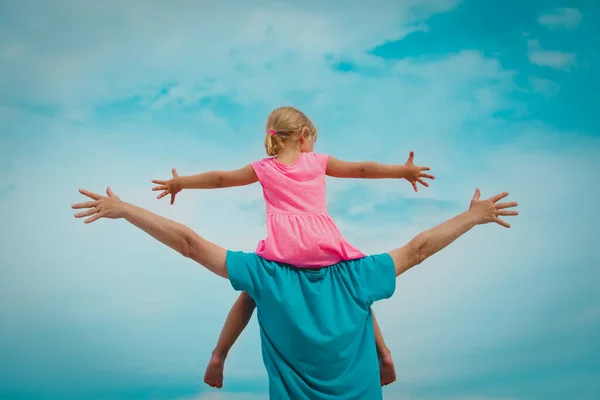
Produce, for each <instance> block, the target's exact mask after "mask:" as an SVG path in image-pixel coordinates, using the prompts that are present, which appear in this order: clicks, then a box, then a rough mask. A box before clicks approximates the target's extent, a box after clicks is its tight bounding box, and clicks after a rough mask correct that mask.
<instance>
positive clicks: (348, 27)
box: [0, 0, 457, 107]
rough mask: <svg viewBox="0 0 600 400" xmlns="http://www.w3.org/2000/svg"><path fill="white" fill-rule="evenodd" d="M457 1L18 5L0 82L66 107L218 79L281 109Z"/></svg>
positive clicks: (11, 90) (20, 94)
mask: <svg viewBox="0 0 600 400" xmlns="http://www.w3.org/2000/svg"><path fill="white" fill-rule="evenodd" d="M456 3H457V0H405V1H389V0H380V1H378V2H377V3H376V4H375V3H374V6H373V7H371V8H369V10H367V11H363V12H361V13H356V12H355V7H357V6H359V5H360V4H362V3H360V2H358V1H357V0H353V1H352V2H346V3H345V6H344V7H342V8H340V7H339V6H338V5H333V4H330V3H327V2H326V3H322V2H317V1H308V2H301V3H298V2H286V3H273V2H270V1H261V2H253V3H251V4H250V3H248V2H242V1H236V0H230V1H223V2H218V3H215V4H213V5H211V7H210V9H207V8H206V7H205V6H204V5H203V4H202V3H200V2H195V1H185V0H181V1H179V2H178V6H177V7H173V6H172V5H165V3H163V2H159V1H153V2H150V3H149V2H143V3H142V2H137V1H130V2H126V3H120V4H119V5H118V6H116V3H114V4H113V3H111V4H108V3H95V4H94V5H91V6H89V7H88V6H86V7H83V6H81V5H80V4H79V3H77V2H73V1H70V0H60V1H55V2H53V3H52V6H49V5H46V6H39V5H37V6H36V7H30V6H31V4H33V3H31V4H28V2H21V3H15V4H14V5H11V8H12V10H11V11H12V13H13V14H14V17H15V18H14V20H16V21H22V22H21V24H19V25H15V31H14V32H15V33H18V34H17V35H6V36H4V35H3V37H2V38H1V39H0V49H3V50H4V51H3V52H0V54H4V53H7V52H8V54H10V57H8V56H7V57H5V58H3V59H2V69H3V74H2V77H3V78H4V79H2V80H0V84H1V85H2V87H3V88H5V89H4V90H3V92H5V93H7V94H10V95H12V96H14V97H16V98H20V99H24V98H27V99H28V100H29V101H42V102H52V103H58V104H59V105H62V106H67V107H74V106H75V105H76V104H79V105H81V104H89V103H90V102H91V103H95V102H97V101H98V100H101V99H111V98H114V96H119V95H122V94H125V93H128V94H129V93H132V92H133V93H136V92H137V91H138V90H139V89H140V88H143V87H147V86H148V85H150V86H160V85H164V84H166V83H170V82H178V83H179V84H180V85H186V84H188V83H191V84H195V83H196V82H198V81H199V80H200V81H201V80H205V79H210V80H213V81H217V82H218V81H220V80H224V82H226V87H227V88H230V89H233V90H234V91H235V93H236V97H237V98H238V99H239V100H240V101H243V102H248V101H260V102H273V101H280V99H281V94H282V93H284V92H285V91H287V90H294V89H302V90H306V91H310V90H314V89H316V88H319V87H321V86H323V85H325V87H326V86H327V82H328V80H329V77H330V75H331V74H330V73H329V72H328V67H327V62H326V60H325V59H324V56H325V55H326V54H329V53H331V54H336V55H339V54H349V55H359V54H362V53H363V52H364V51H365V50H367V49H370V48H372V47H373V46H376V45H378V44H381V43H382V42H384V41H386V40H394V39H398V38H400V37H402V36H403V35H405V34H406V33H407V32H410V31H411V30H412V29H416V28H414V27H413V26H412V24H413V23H415V22H417V21H418V18H426V17H427V16H428V15H430V14H431V13H435V12H443V11H447V10H449V9H451V8H452V7H454V6H455V5H456ZM142 4H143V6H142ZM413 9H418V10H419V14H415V12H413ZM174 10H178V11H177V12H175V11H174ZM50 20H51V21H53V24H48V23H46V22H44V21H50ZM56 26H61V29H55V27H56ZM40 38H41V39H40ZM15 46H16V47H15ZM15 48H18V49H20V50H19V51H15V50H14V49H15ZM265 65H271V67H270V68H269V69H265V68H264V67H265ZM7 76H10V77H11V78H10V79H8V78H6V77H7Z"/></svg>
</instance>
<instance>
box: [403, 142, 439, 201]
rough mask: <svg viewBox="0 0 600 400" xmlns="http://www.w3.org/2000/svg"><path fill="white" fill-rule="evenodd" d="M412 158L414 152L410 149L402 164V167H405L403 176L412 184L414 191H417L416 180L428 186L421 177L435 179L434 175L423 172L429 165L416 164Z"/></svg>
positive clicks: (427, 169)
mask: <svg viewBox="0 0 600 400" xmlns="http://www.w3.org/2000/svg"><path fill="white" fill-rule="evenodd" d="M414 158H415V153H414V151H411V152H410V154H409V156H408V160H407V161H406V163H405V164H404V167H405V168H406V176H405V178H406V180H407V181H409V182H410V183H411V184H412V187H413V189H414V190H415V192H418V191H419V189H418V188H417V182H418V183H420V184H421V185H423V186H425V187H429V183H427V182H425V181H424V180H423V179H425V178H427V179H435V176H433V175H430V174H426V173H424V172H423V171H429V167H418V166H416V165H415V164H414V163H413V160H414Z"/></svg>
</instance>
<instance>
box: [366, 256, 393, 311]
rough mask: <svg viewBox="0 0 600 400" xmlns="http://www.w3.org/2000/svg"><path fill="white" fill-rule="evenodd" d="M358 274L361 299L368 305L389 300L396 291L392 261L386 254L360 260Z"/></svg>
mask: <svg viewBox="0 0 600 400" xmlns="http://www.w3.org/2000/svg"><path fill="white" fill-rule="evenodd" d="M357 272H358V274H359V275H360V283H361V287H362V291H363V298H364V299H365V301H366V302H367V304H368V305H371V304H373V303H374V302H376V301H379V300H383V299H387V298H390V297H391V296H392V295H393V294H394V291H395V290H396V269H395V267H394V260H393V259H392V257H391V256H390V255H389V254H387V253H383V254H377V255H372V256H368V257H365V258H363V259H361V262H360V263H359V265H358V271H357Z"/></svg>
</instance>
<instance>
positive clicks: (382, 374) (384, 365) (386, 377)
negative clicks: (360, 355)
mask: <svg viewBox="0 0 600 400" xmlns="http://www.w3.org/2000/svg"><path fill="white" fill-rule="evenodd" d="M379 379H380V381H381V386H385V385H389V384H390V383H394V382H396V368H395V367H394V360H392V355H391V354H389V353H388V354H386V355H380V356H379Z"/></svg>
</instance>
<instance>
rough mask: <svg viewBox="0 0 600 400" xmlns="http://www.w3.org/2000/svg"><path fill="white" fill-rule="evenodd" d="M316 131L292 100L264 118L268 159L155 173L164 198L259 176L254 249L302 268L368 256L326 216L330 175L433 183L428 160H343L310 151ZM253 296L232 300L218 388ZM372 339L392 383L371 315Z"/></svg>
mask: <svg viewBox="0 0 600 400" xmlns="http://www.w3.org/2000/svg"><path fill="white" fill-rule="evenodd" d="M316 140H317V130H316V128H315V126H314V125H313V123H312V121H311V120H310V119H309V118H308V117H307V116H306V115H305V114H304V113H303V112H301V111H300V110H298V109H296V108H294V107H281V108H278V109H275V110H274V111H273V112H271V114H270V115H269V117H268V118H267V123H266V135H265V149H266V152H267V155H268V156H269V158H265V159H263V160H260V161H256V162H254V163H252V164H250V165H248V166H246V167H243V168H241V169H238V170H234V171H211V172H205V173H201V174H197V175H192V176H183V177H180V176H179V175H177V171H175V169H173V171H172V173H173V178H172V179H170V180H168V181H163V180H153V181H152V182H154V183H155V184H157V185H158V186H156V187H154V188H153V189H152V190H158V191H160V190H162V191H163V192H162V193H161V194H160V195H159V196H158V198H159V199H161V198H163V197H165V196H166V195H168V194H170V195H171V204H174V201H175V195H176V194H177V193H178V192H180V191H181V190H182V189H215V188H226V187H233V186H243V185H249V184H252V183H255V182H257V181H258V182H260V184H261V185H262V186H263V194H264V197H265V201H266V206H267V232H268V234H267V238H266V239H265V240H262V241H260V243H259V245H258V247H257V249H256V254H257V255H259V256H261V257H263V258H265V259H268V260H271V261H277V262H281V263H285V264H291V265H294V266H296V267H299V268H322V267H327V266H330V265H335V264H337V263H339V262H340V261H342V260H352V259H358V258H362V257H365V254H363V253H362V252H361V251H359V250H358V249H356V248H355V247H353V246H352V245H351V244H349V243H348V242H347V241H346V240H344V238H343V237H342V235H341V233H340V231H339V230H338V228H337V227H336V225H335V223H334V222H333V220H332V219H331V217H330V216H329V213H328V212H327V207H326V199H325V176H326V175H327V176H332V177H337V178H372V179H377V178H379V179H381V178H396V179H406V180H408V181H409V182H410V183H411V184H412V186H413V188H414V190H415V191H417V190H418V189H417V183H420V184H422V185H423V186H426V187H427V186H429V185H428V183H427V182H426V181H424V179H425V178H427V179H435V178H434V177H433V176H432V175H429V174H426V173H424V172H423V171H428V170H429V168H427V167H417V166H415V165H414V164H413V157H414V154H413V153H412V152H411V153H410V156H409V158H408V161H407V162H406V163H405V164H404V165H384V164H380V163H375V162H344V161H340V160H338V159H336V158H333V157H331V156H327V155H324V154H317V153H313V147H314V143H315V142H316ZM254 308H255V303H254V301H253V300H252V299H251V298H250V297H249V296H248V295H247V294H246V293H242V294H241V295H240V296H239V298H238V299H237V301H236V302H235V304H234V305H233V307H232V309H231V311H230V312H229V315H228V316H227V320H226V321H225V326H224V327H223V331H222V332H221V335H220V337H219V340H218V343H217V346H216V348H215V349H214V351H213V354H212V357H211V360H210V362H209V364H208V368H207V370H206V374H205V377H204V381H205V382H206V383H207V384H208V385H210V386H213V387H217V388H220V387H222V385H223V367H224V363H225V359H226V357H227V354H228V352H229V350H230V349H231V347H232V346H233V344H234V343H235V341H236V340H237V338H238V337H239V335H240V334H241V332H242V331H243V330H244V329H245V327H246V325H247V324H248V322H249V320H250V318H251V316H252V314H253V312H254ZM373 323H374V330H375V341H376V345H377V351H378V355H379V360H380V380H381V384H382V385H387V384H390V383H392V382H394V381H395V380H396V373H395V368H394V364H393V361H392V358H391V353H390V350H389V349H388V348H387V346H386V345H385V342H384V340H383V336H382V334H381V331H380V329H379V326H378V324H377V321H376V320H375V316H373Z"/></svg>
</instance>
